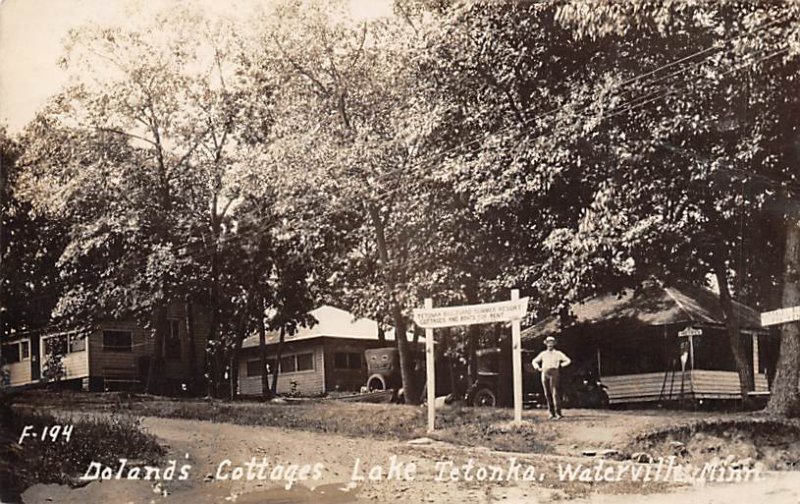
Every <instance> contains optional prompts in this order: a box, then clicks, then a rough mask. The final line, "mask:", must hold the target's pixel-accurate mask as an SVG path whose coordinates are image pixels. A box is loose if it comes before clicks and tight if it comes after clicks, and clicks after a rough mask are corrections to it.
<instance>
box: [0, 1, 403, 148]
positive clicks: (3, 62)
mask: <svg viewBox="0 0 800 504" xmlns="http://www.w3.org/2000/svg"><path fill="white" fill-rule="evenodd" d="M269 1H275V0H269ZM349 2H350V9H351V12H352V13H353V15H354V16H355V17H360V18H363V19H372V18H374V17H378V16H383V15H389V14H390V13H391V3H390V1H389V0H349ZM263 3H265V2H259V1H258V0H0V124H5V125H7V126H8V129H9V131H10V132H12V133H15V132H18V131H20V130H21V129H22V128H23V127H24V126H25V124H26V123H27V122H28V121H30V120H31V119H32V118H33V116H34V115H35V113H36V111H37V110H38V109H39V108H41V107H42V106H43V105H44V104H45V102H46V101H47V98H48V97H49V96H51V95H53V94H55V93H56V92H58V90H59V88H60V87H61V86H62V85H63V84H64V83H66V79H67V76H66V74H65V72H64V71H62V70H61V69H60V68H59V67H58V65H57V61H58V59H59V57H60V56H61V54H62V50H61V47H62V46H61V44H62V40H63V39H64V37H65V36H66V35H67V33H68V32H69V30H70V29H72V28H77V27H80V26H82V25H85V24H92V23H96V24H99V25H118V24H124V23H128V22H131V21H135V20H139V19H144V18H146V17H148V16H150V15H152V14H154V13H156V12H158V11H160V10H163V9H165V8H168V7H171V6H175V5H181V4H183V5H190V6H194V7H196V8H198V9H202V10H203V11H205V13H206V15H207V16H208V17H214V16H226V17H234V18H236V17H246V16H248V15H249V14H250V13H252V12H253V10H254V9H256V8H258V6H259V5H262V4H263Z"/></svg>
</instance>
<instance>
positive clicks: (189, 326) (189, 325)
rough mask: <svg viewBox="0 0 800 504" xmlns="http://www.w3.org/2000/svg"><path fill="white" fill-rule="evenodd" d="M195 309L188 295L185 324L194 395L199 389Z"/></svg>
mask: <svg viewBox="0 0 800 504" xmlns="http://www.w3.org/2000/svg"><path fill="white" fill-rule="evenodd" d="M193 309H194V305H193V303H192V296H191V295H189V294H187V295H186V297H185V302H184V310H185V312H186V313H185V318H184V323H185V324H186V339H187V341H188V343H189V351H188V352H187V354H188V359H189V376H190V379H189V389H190V390H191V392H192V393H193V394H194V392H195V390H196V389H197V382H198V376H197V348H195V337H194V313H193V312H192V310H193Z"/></svg>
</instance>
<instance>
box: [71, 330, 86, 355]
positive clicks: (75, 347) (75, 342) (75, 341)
mask: <svg viewBox="0 0 800 504" xmlns="http://www.w3.org/2000/svg"><path fill="white" fill-rule="evenodd" d="M84 350H86V338H85V337H83V336H80V335H75V334H73V335H72V336H70V337H69V353H75V352H83V351H84Z"/></svg>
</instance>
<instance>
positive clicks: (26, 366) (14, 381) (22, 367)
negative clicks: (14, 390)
mask: <svg viewBox="0 0 800 504" xmlns="http://www.w3.org/2000/svg"><path fill="white" fill-rule="evenodd" d="M4 368H5V369H6V370H7V371H8V373H9V379H10V382H9V384H10V385H24V384H26V383H30V382H31V360H30V359H26V360H23V361H21V362H15V363H13V364H6V365H5V366H4Z"/></svg>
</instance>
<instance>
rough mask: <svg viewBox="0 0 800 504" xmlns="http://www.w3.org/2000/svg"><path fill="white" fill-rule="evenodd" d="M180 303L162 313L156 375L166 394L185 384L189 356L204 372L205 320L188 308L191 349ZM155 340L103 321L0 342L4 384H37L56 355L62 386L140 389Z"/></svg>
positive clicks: (127, 324) (131, 326)
mask: <svg viewBox="0 0 800 504" xmlns="http://www.w3.org/2000/svg"><path fill="white" fill-rule="evenodd" d="M185 315H186V313H185V308H184V305H183V304H180V303H175V304H173V305H171V306H170V307H169V309H168V312H167V320H168V323H169V332H168V335H167V338H166V340H165V341H164V348H163V355H164V358H165V359H164V365H163V368H162V369H161V372H160V373H159V376H158V377H156V379H158V381H159V382H160V383H161V384H162V385H163V388H164V390H165V391H167V392H170V391H177V390H180V389H181V388H182V385H183V384H184V383H186V382H189V381H190V380H191V378H192V376H191V370H192V366H191V359H190V357H191V356H194V359H195V372H197V373H198V374H199V375H202V373H203V370H204V369H205V346H206V336H207V334H208V321H207V317H206V316H205V314H204V313H202V312H201V311H200V310H197V309H195V310H193V324H194V331H193V332H194V335H195V337H194V349H193V350H194V351H192V348H191V346H192V345H191V343H190V341H189V338H188V335H187V332H186V323H185V320H186V316H185ZM153 345H154V338H153V337H152V334H151V331H150V330H149V329H145V328H143V327H141V326H140V325H139V324H137V323H136V322H135V321H133V320H114V321H111V320H109V321H104V322H101V323H99V324H97V325H96V326H94V327H91V328H88V329H77V330H71V331H62V332H48V333H45V334H41V335H38V334H37V335H33V334H30V335H26V336H24V337H20V338H18V339H15V340H12V341H10V342H7V343H4V344H3V348H2V356H3V361H4V364H3V370H4V371H5V374H6V376H7V381H8V383H7V384H8V385H12V386H16V385H25V384H29V383H37V382H40V381H41V380H42V379H44V378H45V377H46V375H47V372H48V361H50V360H51V356H53V355H59V356H60V362H61V366H62V368H63V373H61V375H60V376H59V379H60V381H61V382H62V383H63V385H65V386H74V387H75V388H82V389H84V390H92V391H101V390H116V389H131V390H137V389H138V390H141V389H143V388H144V386H145V383H146V380H147V373H148V368H149V362H150V359H152V356H153Z"/></svg>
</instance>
